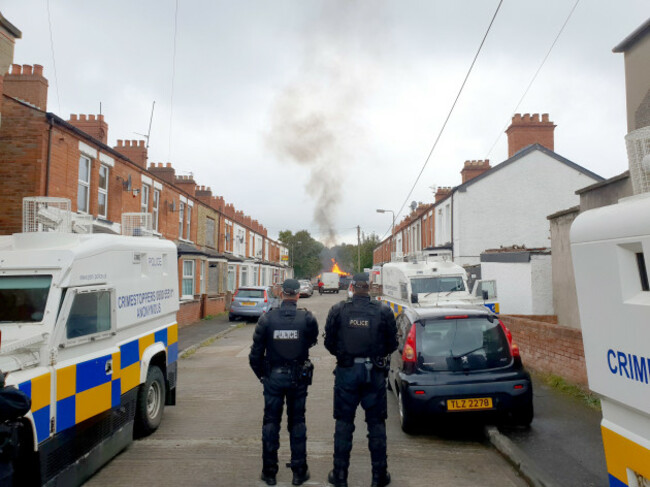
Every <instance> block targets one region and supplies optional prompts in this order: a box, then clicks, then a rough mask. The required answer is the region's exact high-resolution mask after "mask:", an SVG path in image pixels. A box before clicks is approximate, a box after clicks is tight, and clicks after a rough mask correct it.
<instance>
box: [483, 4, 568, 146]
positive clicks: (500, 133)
mask: <svg viewBox="0 0 650 487" xmlns="http://www.w3.org/2000/svg"><path fill="white" fill-rule="evenodd" d="M579 3H580V0H576V3H574V4H573V8H572V9H571V11H570V12H569V15H567V18H566V20H565V21H564V24H562V27H561V28H560V31H559V32H558V33H557V35H556V36H555V39H553V43H552V44H551V47H549V49H548V51H547V52H546V56H544V59H542V62H541V63H540V65H539V67H538V68H537V71H535V74H534V75H533V77H532V79H531V80H530V83H528V86H527V87H526V89H525V90H524V94H523V95H521V98H519V101H518V102H517V105H516V106H515V108H514V110H512V113H511V115H510V118H512V116H513V115H514V114H515V113H517V110H518V109H519V105H521V102H523V101H524V98H526V95H527V94H528V91H529V90H530V88H531V86H533V83H534V82H535V80H536V79H537V75H538V74H539V72H540V71H541V70H542V67H544V64H546V60H547V59H548V57H549V56H550V55H551V51H552V50H553V48H554V47H555V44H557V41H558V39H559V38H560V36H561V35H562V32H564V28H565V27H566V25H567V24H568V23H569V19H570V18H571V16H572V15H573V12H574V11H575V9H576V7H577V6H578V4H579ZM509 125H510V120H508V121H507V122H506V124H505V126H504V127H503V128H502V129H501V132H499V135H498V136H497V138H496V140H495V141H494V144H492V147H490V150H489V151H488V153H487V156H485V159H489V158H490V154H492V151H493V150H494V148H495V147H496V145H497V143H498V142H499V140H500V139H501V136H502V135H503V133H504V132H505V131H506V129H507V128H508V126H509Z"/></svg>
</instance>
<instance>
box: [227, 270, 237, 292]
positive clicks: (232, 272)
mask: <svg viewBox="0 0 650 487" xmlns="http://www.w3.org/2000/svg"><path fill="white" fill-rule="evenodd" d="M234 290H235V266H234V265H229V266H228V291H230V292H233V291H234Z"/></svg>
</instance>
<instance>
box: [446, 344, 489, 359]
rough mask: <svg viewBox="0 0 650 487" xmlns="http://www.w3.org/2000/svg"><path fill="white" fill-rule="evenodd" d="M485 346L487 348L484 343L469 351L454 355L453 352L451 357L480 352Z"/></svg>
mask: <svg viewBox="0 0 650 487" xmlns="http://www.w3.org/2000/svg"><path fill="white" fill-rule="evenodd" d="M483 348H485V347H484V346H483V345H481V346H480V347H477V348H475V349H474V350H470V351H469V352H465V353H459V354H458V355H453V354H452V355H451V358H461V357H464V356H465V355H469V354H470V353H474V352H478V351H479V350H481V349H483Z"/></svg>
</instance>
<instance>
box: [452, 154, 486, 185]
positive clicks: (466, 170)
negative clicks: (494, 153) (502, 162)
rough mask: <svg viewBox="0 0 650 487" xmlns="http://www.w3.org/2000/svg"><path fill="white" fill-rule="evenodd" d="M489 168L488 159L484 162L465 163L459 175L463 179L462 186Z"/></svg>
mask: <svg viewBox="0 0 650 487" xmlns="http://www.w3.org/2000/svg"><path fill="white" fill-rule="evenodd" d="M490 168H491V166H490V160H489V159H485V160H484V161H465V165H464V166H463V169H462V170H461V171H460V175H461V176H462V178H463V184H465V183H466V182H467V181H469V180H470V179H474V178H475V177H476V176H480V175H481V174H483V173H484V172H485V171H488V170H489V169H490Z"/></svg>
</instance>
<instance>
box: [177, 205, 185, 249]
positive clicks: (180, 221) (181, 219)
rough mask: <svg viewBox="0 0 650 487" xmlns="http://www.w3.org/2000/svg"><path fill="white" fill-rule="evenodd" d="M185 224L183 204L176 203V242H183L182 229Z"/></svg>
mask: <svg viewBox="0 0 650 487" xmlns="http://www.w3.org/2000/svg"><path fill="white" fill-rule="evenodd" d="M184 222H185V203H183V202H182V201H181V202H180V203H178V240H183V227H184Z"/></svg>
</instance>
